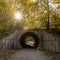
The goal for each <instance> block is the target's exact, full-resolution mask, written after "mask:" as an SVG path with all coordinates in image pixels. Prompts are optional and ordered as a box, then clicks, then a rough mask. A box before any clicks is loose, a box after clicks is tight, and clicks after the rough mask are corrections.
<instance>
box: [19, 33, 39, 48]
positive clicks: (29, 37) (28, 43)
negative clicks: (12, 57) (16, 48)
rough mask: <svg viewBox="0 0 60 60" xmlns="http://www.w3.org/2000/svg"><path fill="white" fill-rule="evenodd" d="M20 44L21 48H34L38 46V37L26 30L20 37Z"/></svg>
mask: <svg viewBox="0 0 60 60" xmlns="http://www.w3.org/2000/svg"><path fill="white" fill-rule="evenodd" d="M20 44H21V47H22V48H33V49H36V48H37V47H38V46H39V37H38V36H37V34H35V33H33V32H26V33H24V34H22V36H21V37H20Z"/></svg>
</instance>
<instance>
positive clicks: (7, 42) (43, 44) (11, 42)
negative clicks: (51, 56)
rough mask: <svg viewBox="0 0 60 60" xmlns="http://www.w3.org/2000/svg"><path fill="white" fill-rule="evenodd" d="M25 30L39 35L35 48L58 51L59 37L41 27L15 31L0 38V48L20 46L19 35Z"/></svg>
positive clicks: (59, 48) (59, 47)
mask: <svg viewBox="0 0 60 60" xmlns="http://www.w3.org/2000/svg"><path fill="white" fill-rule="evenodd" d="M26 32H33V33H35V34H36V35H37V36H38V37H39V46H38V48H37V49H44V50H48V51H55V52H60V38H59V37H56V36H54V35H52V34H51V33H48V32H46V31H43V30H41V29H32V30H27V31H23V30H21V31H20V30H18V31H15V33H12V34H10V35H8V36H6V37H5V38H3V39H1V40H0V49H12V48H15V49H16V48H22V47H21V45H20V37H21V36H22V35H23V34H24V33H26Z"/></svg>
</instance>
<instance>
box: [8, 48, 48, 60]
mask: <svg viewBox="0 0 60 60" xmlns="http://www.w3.org/2000/svg"><path fill="white" fill-rule="evenodd" d="M8 60H49V58H48V56H47V55H46V54H44V53H43V52H41V51H39V50H34V49H21V50H20V51H17V52H16V53H15V54H13V55H12V56H11V57H10V58H9V59H8Z"/></svg>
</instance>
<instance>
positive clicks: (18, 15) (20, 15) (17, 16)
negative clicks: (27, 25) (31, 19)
mask: <svg viewBox="0 0 60 60" xmlns="http://www.w3.org/2000/svg"><path fill="white" fill-rule="evenodd" d="M14 15H15V19H18V20H21V19H22V14H21V13H19V12H16V13H15V14H14Z"/></svg>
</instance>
